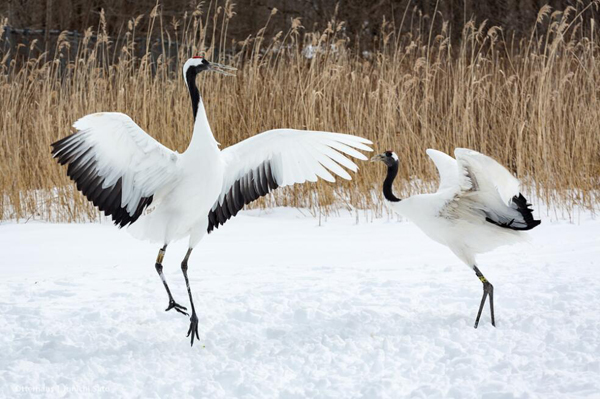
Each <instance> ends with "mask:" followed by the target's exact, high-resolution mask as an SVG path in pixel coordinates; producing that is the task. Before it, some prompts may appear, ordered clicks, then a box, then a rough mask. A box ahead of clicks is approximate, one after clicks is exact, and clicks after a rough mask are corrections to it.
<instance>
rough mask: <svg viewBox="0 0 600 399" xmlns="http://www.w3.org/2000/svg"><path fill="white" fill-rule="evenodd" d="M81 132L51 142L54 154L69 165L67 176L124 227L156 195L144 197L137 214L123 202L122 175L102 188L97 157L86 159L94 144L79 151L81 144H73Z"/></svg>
mask: <svg viewBox="0 0 600 399" xmlns="http://www.w3.org/2000/svg"><path fill="white" fill-rule="evenodd" d="M80 132H81V131H77V132H75V133H73V134H70V135H69V136H67V137H65V138H62V139H60V140H58V141H56V142H54V143H52V144H51V145H50V146H51V148H52V151H51V153H52V157H53V158H56V160H57V162H58V163H59V164H61V165H65V164H66V165H68V167H67V176H69V178H70V179H71V180H73V181H74V182H75V185H76V187H77V190H79V191H80V192H81V193H82V194H83V195H84V196H85V197H86V198H87V199H88V200H89V201H90V202H91V203H92V204H94V206H96V207H97V208H98V209H99V210H101V211H103V212H104V214H105V215H106V216H111V218H112V220H113V223H114V224H115V225H116V226H118V227H119V228H122V227H125V226H127V225H130V224H133V223H135V222H136V221H137V220H138V218H139V217H140V216H141V215H142V213H143V212H144V209H146V207H148V206H149V205H150V204H151V203H152V200H153V198H154V196H152V195H151V196H149V197H142V198H141V199H140V202H139V204H138V207H137V208H136V210H135V212H134V214H133V215H130V214H129V212H127V209H126V208H124V207H122V206H121V198H122V189H121V184H122V178H119V180H117V182H116V183H115V184H114V185H112V186H111V187H106V188H102V184H103V183H104V178H102V177H100V176H98V174H97V173H96V161H95V159H93V158H92V159H88V160H84V159H83V158H84V157H85V156H86V155H87V154H88V153H89V151H91V150H92V148H91V147H90V148H88V149H87V150H85V151H83V152H82V153H81V154H77V151H78V150H79V149H80V144H73V145H71V139H72V138H73V137H74V136H75V135H77V134H78V133H80Z"/></svg>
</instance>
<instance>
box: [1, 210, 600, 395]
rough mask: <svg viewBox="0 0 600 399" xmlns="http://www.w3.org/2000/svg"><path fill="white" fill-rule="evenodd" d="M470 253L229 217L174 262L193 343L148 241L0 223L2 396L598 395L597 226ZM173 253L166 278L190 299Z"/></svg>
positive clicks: (280, 219) (558, 224)
mask: <svg viewBox="0 0 600 399" xmlns="http://www.w3.org/2000/svg"><path fill="white" fill-rule="evenodd" d="M543 219H544V220H543V223H542V225H541V226H540V227H539V228H537V229H535V230H533V231H532V232H531V236H532V238H533V240H532V242H531V243H529V244H527V243H525V244H519V245H514V246H510V247H501V248H499V249H497V250H496V251H494V252H491V253H488V254H485V255H482V256H479V258H478V260H479V265H480V269H481V270H482V272H483V273H484V274H485V275H486V277H487V278H488V279H489V280H490V281H491V282H492V283H493V284H494V287H495V302H496V303H495V304H496V321H497V328H493V327H492V326H491V324H490V322H489V308H487V307H486V309H485V311H484V314H483V316H482V320H481V323H480V327H479V328H478V329H477V330H475V329H474V328H473V322H474V320H475V315H476V311H477V307H478V305H479V301H480V299H481V292H482V287H481V283H480V282H479V280H478V279H477V278H476V277H475V274H474V273H473V272H472V271H471V270H469V269H468V268H467V267H466V266H464V265H463V264H462V263H461V262H460V261H459V260H458V259H457V258H456V257H455V256H454V255H453V254H452V253H451V252H450V251H449V250H448V249H447V248H445V247H443V246H441V245H439V244H436V243H435V242H433V241H431V240H429V239H428V238H427V237H426V236H425V235H423V234H422V233H421V232H420V231H419V230H418V229H417V228H416V227H415V225H414V224H411V223H407V222H398V221H396V220H389V219H386V218H383V219H375V220H374V221H371V220H370V218H369V221H367V220H365V217H364V215H363V213H360V215H359V218H358V223H357V218H356V216H355V215H350V214H343V215H340V216H336V217H329V218H328V219H327V220H325V219H323V220H322V221H321V226H319V220H318V219H315V218H312V217H310V216H306V215H305V214H303V213H302V212H301V211H298V210H294V209H276V210H271V211H268V212H265V211H258V210H253V211H246V212H242V213H241V214H240V215H238V217H236V218H235V219H234V220H232V221H230V222H228V223H227V224H226V225H225V226H224V227H222V228H220V229H219V230H218V231H216V232H215V233H214V234H211V235H210V236H207V237H205V239H204V240H203V241H202V242H201V244H200V245H199V247H198V248H197V249H196V250H195V252H194V253H193V254H192V257H191V259H190V271H189V273H190V279H191V284H192V289H193V292H194V299H195V303H196V308H197V309H198V311H199V314H198V316H199V319H200V338H201V339H200V342H198V343H195V344H194V347H192V348H190V343H189V339H188V338H186V337H185V334H186V332H187V329H188V325H189V320H188V318H186V317H185V316H182V315H180V314H178V313H175V312H174V311H171V312H165V311H164V309H165V308H166V306H167V295H166V293H165V291H164V288H163V286H162V283H161V281H160V278H159V277H158V275H157V274H156V271H155V269H154V260H155V258H156V255H157V252H158V248H157V247H155V246H153V245H151V244H148V243H145V242H140V241H136V240H135V239H133V238H132V237H130V236H129V235H128V234H127V233H126V232H125V231H119V230H117V229H116V228H114V227H113V226H112V225H110V224H109V223H102V224H98V223H96V224H91V223H90V224H52V223H41V222H29V223H26V224H16V223H4V224H2V225H0V250H1V259H2V260H0V273H1V276H2V279H1V281H0V348H1V350H0V397H6V398H8V397H11V398H14V397H32V398H39V397H73V398H80V397H105V398H113V397H167V396H169V397H177V398H186V397H194V398H403V397H410V398H433V397H449V398H480V397H483V398H565V397H569V398H599V397H600V316H599V309H600V267H599V263H600V234H599V232H600V220H595V219H594V218H593V217H592V216H591V215H590V214H583V215H582V216H580V217H579V218H578V223H576V224H573V223H569V222H566V221H550V220H549V219H548V218H543ZM185 244H186V242H185V240H183V241H181V242H179V243H175V244H172V245H171V246H170V247H169V248H168V250H167V254H166V257H165V261H164V267H165V268H164V270H165V275H166V277H167V281H168V282H169V284H170V287H171V290H172V292H173V295H174V297H175V300H176V301H178V302H180V303H181V304H182V305H184V306H188V300H187V292H186V291H185V284H184V281H183V277H182V275H181V271H180V268H179V263H180V262H181V259H182V258H183V256H184V254H185V251H186V247H185Z"/></svg>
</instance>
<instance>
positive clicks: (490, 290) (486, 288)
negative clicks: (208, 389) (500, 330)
mask: <svg viewBox="0 0 600 399" xmlns="http://www.w3.org/2000/svg"><path fill="white" fill-rule="evenodd" d="M473 270H475V274H476V275H477V277H479V280H480V281H481V282H482V283H483V296H482V297H481V303H480V304H479V311H478V312H477V318H476V319H475V328H477V326H478V325H479V318H480V317H481V312H482V311H483V306H484V305H485V300H486V299H487V297H488V295H489V296H490V312H491V314H492V326H494V327H496V319H495V318H494V286H493V285H492V284H491V283H490V282H489V281H488V280H487V279H486V278H485V277H484V275H483V274H482V273H481V271H479V269H478V268H477V266H473Z"/></svg>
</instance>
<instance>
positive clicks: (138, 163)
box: [55, 112, 179, 215]
mask: <svg viewBox="0 0 600 399" xmlns="http://www.w3.org/2000/svg"><path fill="white" fill-rule="evenodd" d="M73 127H74V128H75V129H77V131H78V132H77V133H75V134H74V135H72V136H69V137H68V138H67V139H65V140H67V141H66V142H65V145H64V146H63V147H62V148H61V150H60V151H58V152H57V153H56V154H55V156H60V154H61V152H64V151H74V150H76V151H77V153H78V154H84V153H85V156H84V159H82V160H81V162H82V164H85V163H88V162H90V163H95V166H96V173H97V174H98V176H100V177H102V178H104V180H103V182H102V188H103V189H106V188H109V187H112V186H114V185H115V184H116V183H117V181H118V180H119V179H121V190H122V193H121V207H122V208H126V210H127V212H128V213H129V214H130V215H133V213H134V212H135V211H136V209H137V207H138V204H139V202H140V199H141V198H143V197H149V196H151V195H153V194H154V193H155V192H156V191H157V190H159V189H160V188H161V187H163V186H164V185H166V184H168V183H170V182H173V181H175V180H176V179H177V177H178V176H179V167H178V160H179V154H178V153H176V152H174V151H172V150H170V149H168V148H167V147H165V146H163V145H162V144H160V143H159V142H158V141H156V140H155V139H153V138H152V137H150V136H149V135H148V134H147V133H146V132H144V131H143V130H142V129H141V128H140V127H139V126H138V125H137V124H136V123H135V122H134V121H133V120H131V118H130V117H129V116H127V115H125V114H122V113H116V112H115V113H109V112H103V113H96V114H90V115H87V116H84V117H83V118H81V119H79V120H78V121H77V122H75V124H74V125H73Z"/></svg>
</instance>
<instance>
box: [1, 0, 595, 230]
mask: <svg viewBox="0 0 600 399" xmlns="http://www.w3.org/2000/svg"><path fill="white" fill-rule="evenodd" d="M594 4H595V3H594ZM581 11H582V10H576V9H574V8H568V9H566V10H564V11H553V10H551V9H550V8H549V7H544V8H542V9H541V10H540V13H539V17H538V22H537V24H536V26H533V27H532V29H531V34H530V36H529V37H526V38H521V39H517V38H515V37H514V36H510V37H506V36H505V33H504V32H503V31H502V29H500V28H499V27H489V26H486V23H485V22H481V23H477V22H475V21H473V22H471V23H469V24H467V25H466V27H465V29H464V30H463V31H462V32H459V33H455V32H452V33H451V32H448V29H447V25H446V24H444V23H443V22H442V23H440V21H439V20H438V21H435V19H434V20H433V21H432V19H430V18H425V17H423V16H422V15H419V14H418V12H415V11H414V10H407V11H406V13H405V18H404V19H403V20H402V21H396V22H395V23H393V24H392V23H388V22H386V21H383V23H382V34H381V35H380V37H379V38H378V40H377V41H376V42H374V43H373V50H372V51H369V52H360V51H358V50H357V49H356V48H354V47H353V45H352V43H353V41H352V40H349V38H347V37H346V36H345V33H344V32H345V30H344V23H343V22H338V21H335V20H333V21H332V22H331V23H330V24H329V25H328V26H327V27H324V29H323V30H322V31H315V32H306V31H305V30H304V28H303V27H302V22H301V19H295V20H292V21H290V28H289V30H288V31H287V32H280V33H278V34H276V35H274V36H273V37H265V36H264V32H265V29H261V30H260V31H259V32H257V35H256V36H254V37H251V38H248V39H247V40H245V41H244V42H238V41H233V40H231V39H229V38H228V36H227V26H228V25H229V24H233V23H235V15H234V14H235V13H234V8H233V5H232V4H231V3H229V2H227V3H224V4H222V5H221V6H219V5H218V4H214V3H211V4H210V7H209V8H208V9H207V10H202V9H196V10H191V12H190V13H188V14H186V15H185V16H184V17H182V19H180V20H174V19H173V20H170V19H169V20H167V18H165V17H163V16H162V15H161V13H160V7H156V8H155V9H154V10H152V11H151V12H149V14H148V15H147V16H140V17H137V18H135V19H132V20H131V21H130V23H129V25H128V27H127V29H126V30H125V31H124V33H123V35H122V36H120V37H119V38H110V37H108V36H107V35H106V33H105V32H104V28H103V22H102V21H101V23H100V26H98V27H96V28H94V29H92V28H90V29H89V30H87V31H86V32H85V36H84V38H83V40H81V41H80V42H79V43H77V45H73V44H72V43H71V42H70V41H69V40H67V37H66V35H64V36H63V37H59V40H58V44H57V47H56V48H55V49H51V50H52V51H48V52H45V53H43V54H41V55H35V56H34V55H31V56H30V57H28V58H26V59H24V60H20V59H19V58H17V57H15V58H14V59H12V61H10V62H8V61H7V60H8V59H9V56H10V54H9V52H7V51H6V52H5V53H2V52H0V59H2V63H1V64H0V104H1V107H2V112H0V126H1V128H2V135H1V138H0V140H1V146H0V190H1V193H2V195H0V220H11V219H17V220H24V219H25V220H28V219H30V218H39V219H43V220H51V221H64V222H70V221H81V220H89V219H94V218H97V217H99V214H98V212H97V211H95V210H94V209H93V208H92V207H91V206H90V205H89V204H88V203H87V201H86V200H85V198H84V197H83V196H82V195H81V194H79V193H78V192H77V191H76V190H74V187H73V185H72V184H71V183H70V182H69V180H68V179H67V177H66V174H65V171H64V170H63V169H62V167H59V166H58V165H57V164H56V162H55V161H54V160H53V159H52V158H51V157H50V147H49V146H50V143H52V142H54V141H55V140H57V139H59V138H61V137H63V136H65V135H67V134H68V133H69V132H70V131H71V128H70V126H71V125H72V123H73V122H74V121H75V120H77V119H78V118H80V117H82V116H84V115H86V114H88V113H92V112H98V111H119V112H123V113H126V114H128V115H130V116H131V117H132V118H133V120H135V121H136V122H137V123H138V124H139V125H140V126H141V127H142V128H143V129H144V130H145V131H147V132H148V133H149V134H150V135H152V136H153V137H155V138H156V139H157V140H159V141H160V142H162V143H164V144H165V145H166V146H168V147H170V148H172V149H174V150H177V151H179V152H182V151H184V150H185V149H186V146H187V143H188V142H189V140H190V137H191V132H192V115H191V107H190V104H189V98H188V93H187V90H186V88H185V84H184V82H183V80H182V78H181V76H180V67H181V65H183V63H184V62H185V60H186V59H187V58H189V57H190V56H192V55H196V54H200V53H202V54H205V56H206V57H207V58H208V59H209V60H215V61H218V62H222V63H226V64H229V65H233V66H236V67H237V68H238V72H237V76H236V77H226V76H221V75H217V74H202V76H201V77H200V78H199V87H200V89H201V93H202V95H203V98H204V100H205V104H206V107H207V113H208V116H209V120H210V123H211V125H212V128H213V132H214V134H215V136H216V138H217V141H219V142H220V143H221V144H222V146H223V147H225V146H228V145H231V144H233V143H235V142H237V141H239V140H243V139H245V138H247V137H249V136H251V135H253V134H256V133H259V132H262V131H265V130H268V129H272V128H278V127H290V128H298V129H313V130H325V131H336V132H344V133H350V134H356V135H360V136H364V137H367V138H369V139H371V140H372V141H373V142H374V147H375V150H376V151H382V150H387V149H392V150H395V151H396V152H397V153H398V155H399V156H400V159H401V170H400V178H399V181H398V183H397V188H396V190H397V191H399V192H400V193H402V195H408V194H412V193H415V192H420V191H430V190H432V189H433V188H434V187H435V182H436V179H437V173H436V170H435V167H434V165H433V163H432V162H430V161H429V159H428V158H427V156H426V154H425V149H427V148H430V147H431V148H436V149H440V150H442V151H447V152H450V153H451V152H452V151H453V149H454V148H455V147H468V148H472V149H475V150H478V151H481V152H483V153H485V154H488V155H490V156H492V157H494V158H495V159H497V160H498V161H499V162H501V163H502V164H504V165H506V166H507V167H508V168H509V169H510V170H511V171H513V172H514V173H515V174H516V175H517V176H518V177H519V178H520V179H521V180H522V182H523V184H524V188H523V189H524V190H525V191H526V192H528V193H529V194H531V195H534V196H535V198H537V199H539V200H540V201H542V202H544V203H546V204H548V205H549V206H550V207H560V208H561V209H567V210H570V209H573V208H574V207H585V208H588V209H592V210H594V209H597V206H598V189H599V185H600V132H599V121H600V97H599V88H600V84H599V83H600V63H599V62H598V59H597V57H598V54H599V50H600V47H599V44H598V35H597V32H596V25H595V24H594V21H582V20H581ZM273 12H276V11H275V10H274V11H273ZM437 17H438V18H442V17H441V16H437ZM144 18H147V19H148V23H149V25H150V31H149V32H148V33H147V35H148V40H147V41H146V43H153V41H152V38H154V37H159V38H160V39H161V40H160V41H159V42H155V44H153V45H150V44H148V45H147V47H146V48H145V49H138V48H136V46H137V45H138V44H137V43H139V41H137V40H136V26H137V24H138V23H139V22H140V21H141V20H142V19H144ZM584 24H585V25H586V26H590V28H589V29H586V30H585V32H586V33H585V34H584V33H583V32H584V30H583V29H581V27H582V26H583V25H584ZM434 26H439V29H438V28H434ZM542 32H543V33H542ZM457 35H458V38H457V39H456V38H455V36H457ZM156 43H158V44H156ZM1 44H2V43H0V48H3V47H2V46H1ZM157 46H158V50H157ZM140 50H141V51H142V54H144V55H143V56H142V57H139V56H136V54H139V52H140ZM32 54H33V52H32ZM50 54H52V55H50ZM359 166H360V171H359V173H358V174H356V175H355V176H354V179H353V180H352V181H351V182H346V181H342V182H339V184H338V183H336V184H333V185H332V184H328V183H318V184H314V185H313V184H310V185H302V186H298V187H292V188H288V189H285V190H279V192H277V193H276V194H275V195H272V196H270V197H268V198H266V199H264V200H262V201H261V202H259V204H258V206H273V205H286V206H302V207H308V208H309V209H311V210H312V211H313V212H315V213H320V214H327V212H329V211H331V210H332V209H339V208H341V207H345V208H349V209H368V210H372V211H374V212H372V214H375V215H376V214H381V213H382V212H384V208H383V207H382V202H381V201H380V198H379V195H378V193H379V187H380V184H381V181H382V179H383V174H384V171H383V168H382V167H381V165H373V164H370V163H361V164H360V165H359Z"/></svg>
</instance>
